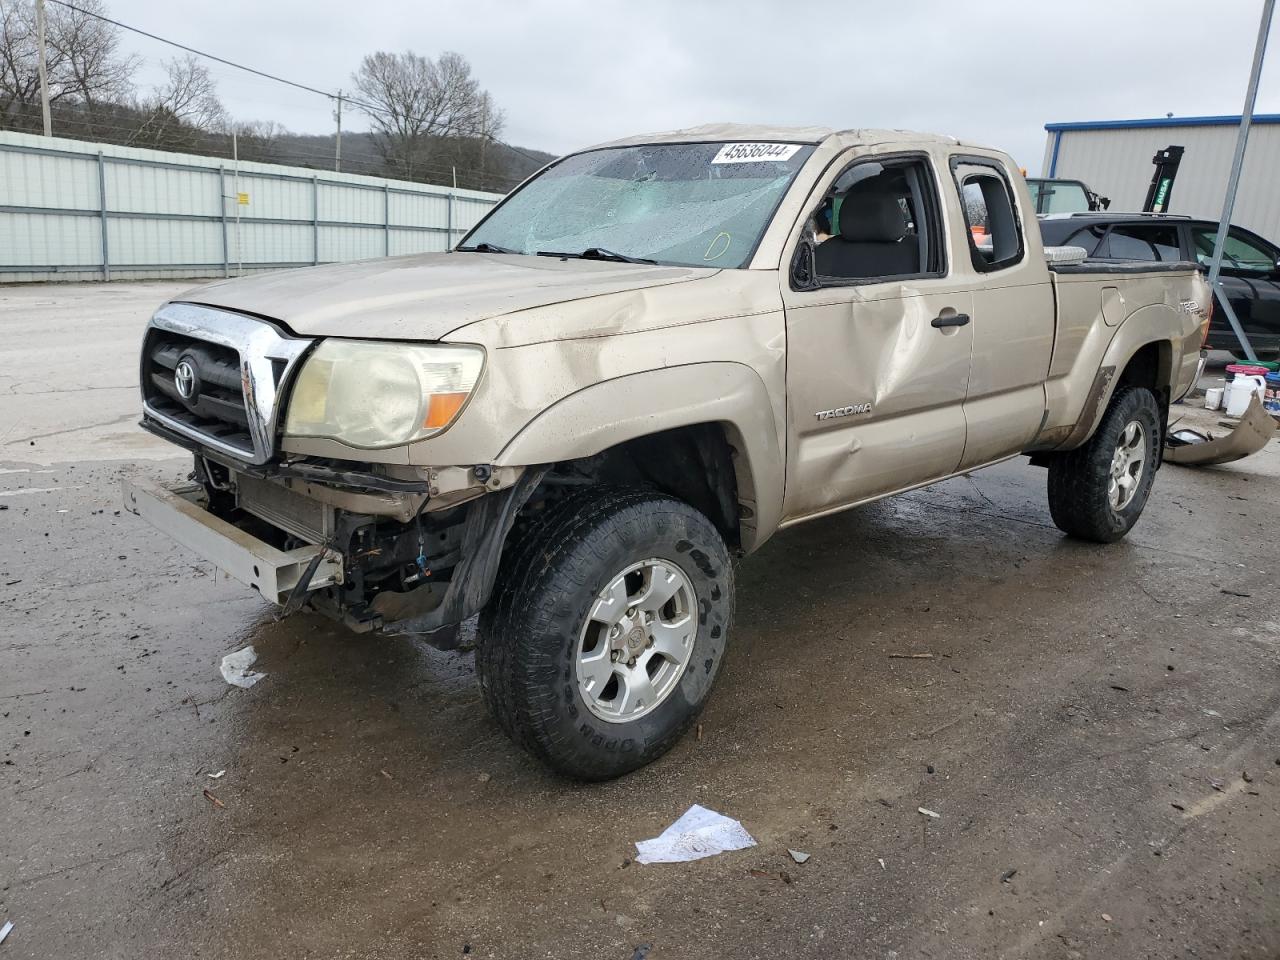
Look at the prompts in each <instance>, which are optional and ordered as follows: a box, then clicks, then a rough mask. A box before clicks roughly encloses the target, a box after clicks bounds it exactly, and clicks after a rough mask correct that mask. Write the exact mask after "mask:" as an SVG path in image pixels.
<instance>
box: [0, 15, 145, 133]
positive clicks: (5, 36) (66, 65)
mask: <svg viewBox="0 0 1280 960" xmlns="http://www.w3.org/2000/svg"><path fill="white" fill-rule="evenodd" d="M77 6H78V7H80V9H79V10H73V9H70V8H68V7H63V6H60V5H56V4H54V5H50V6H49V7H48V8H47V9H46V14H47V16H46V30H45V53H46V63H47V66H48V76H49V101H50V103H52V104H59V103H61V104H76V105H79V106H80V107H82V108H83V110H84V112H85V113H86V114H87V119H91V118H92V113H93V107H94V106H95V104H99V103H107V104H111V103H122V102H125V101H127V100H128V99H129V97H130V96H131V95H132V92H133V75H134V73H135V72H136V71H137V69H138V65H139V63H140V62H141V60H140V58H138V57H137V56H135V55H132V54H129V55H126V54H123V53H122V52H121V50H120V35H119V30H118V29H117V28H116V27H115V26H114V25H112V24H110V23H106V22H105V21H103V20H99V19H98V18H97V17H95V16H92V14H95V13H98V14H100V13H104V12H105V10H106V7H105V6H104V5H103V3H102V0H80V2H79V3H78V4H77ZM37 55H38V54H37V47H36V16H35V8H34V6H33V5H32V4H31V3H29V2H26V0H0V113H2V114H3V117H4V120H5V124H6V126H15V127H19V128H24V127H30V128H35V127H36V126H38V124H37V123H36V118H38V116H39V104H40V81H39V78H38V73H37V66H36V63H37Z"/></svg>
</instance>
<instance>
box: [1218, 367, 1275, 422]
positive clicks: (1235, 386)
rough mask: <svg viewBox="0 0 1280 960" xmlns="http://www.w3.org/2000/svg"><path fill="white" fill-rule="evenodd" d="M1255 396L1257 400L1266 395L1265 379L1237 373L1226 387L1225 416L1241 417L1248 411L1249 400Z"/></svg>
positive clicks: (1255, 375) (1254, 375)
mask: <svg viewBox="0 0 1280 960" xmlns="http://www.w3.org/2000/svg"><path fill="white" fill-rule="evenodd" d="M1255 394H1257V397H1258V399H1259V400H1262V399H1264V398H1265V397H1266V395H1267V378H1266V377H1260V376H1258V375H1257V374H1243V373H1237V374H1236V376H1235V379H1234V380H1232V381H1231V383H1230V385H1228V387H1227V416H1228V417H1243V416H1244V412H1245V411H1246V410H1248V409H1249V400H1250V398H1251V397H1253V396H1254V395H1255Z"/></svg>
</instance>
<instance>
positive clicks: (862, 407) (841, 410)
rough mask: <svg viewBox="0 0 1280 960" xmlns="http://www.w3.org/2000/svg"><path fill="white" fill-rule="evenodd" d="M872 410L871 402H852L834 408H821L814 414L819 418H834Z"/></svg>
mask: <svg viewBox="0 0 1280 960" xmlns="http://www.w3.org/2000/svg"><path fill="white" fill-rule="evenodd" d="M870 412H871V404H870V403H851V404H849V405H848V406H847V407H836V408H835V409H834V410H819V411H818V412H817V413H815V414H814V416H815V417H817V418H818V419H819V420H834V419H835V418H836V417H851V416H853V415H855V414H859V413H870Z"/></svg>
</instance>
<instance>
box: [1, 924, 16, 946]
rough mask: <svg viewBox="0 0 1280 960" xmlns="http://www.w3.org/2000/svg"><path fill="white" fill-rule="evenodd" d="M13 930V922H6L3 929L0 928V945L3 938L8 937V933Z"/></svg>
mask: <svg viewBox="0 0 1280 960" xmlns="http://www.w3.org/2000/svg"><path fill="white" fill-rule="evenodd" d="M12 929H13V921H12V920H6V921H5V923H4V926H3V927H0V943H4V938H5V937H7V936H8V935H9V931H10V930H12Z"/></svg>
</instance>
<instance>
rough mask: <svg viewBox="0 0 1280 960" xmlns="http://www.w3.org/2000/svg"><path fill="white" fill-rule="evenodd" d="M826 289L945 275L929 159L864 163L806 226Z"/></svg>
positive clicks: (846, 175)
mask: <svg viewBox="0 0 1280 960" xmlns="http://www.w3.org/2000/svg"><path fill="white" fill-rule="evenodd" d="M806 235H807V236H811V237H812V239H813V242H814V243H815V244H816V252H815V271H816V273H817V283H818V285H819V286H837V285H840V284H847V283H858V282H866V281H869V280H891V279H898V278H905V277H921V276H940V275H942V274H943V273H944V272H945V270H946V266H945V261H944V257H943V245H942V229H941V222H940V218H939V216H938V199H937V188H936V187H935V186H934V181H933V176H932V175H931V173H930V171H929V166H928V163H927V162H926V161H925V160H923V159H915V158H911V159H902V160H898V159H894V160H880V161H863V162H861V163H856V164H854V165H852V166H850V167H849V168H848V169H846V170H845V171H843V172H842V173H841V174H840V176H838V177H837V178H836V179H835V181H834V182H833V183H832V185H831V188H830V189H829V190H828V191H827V195H826V196H825V197H824V198H823V200H822V202H821V203H820V204H819V205H818V208H817V209H816V210H815V211H814V212H813V214H812V215H811V216H810V218H809V222H808V224H807V225H806Z"/></svg>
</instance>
